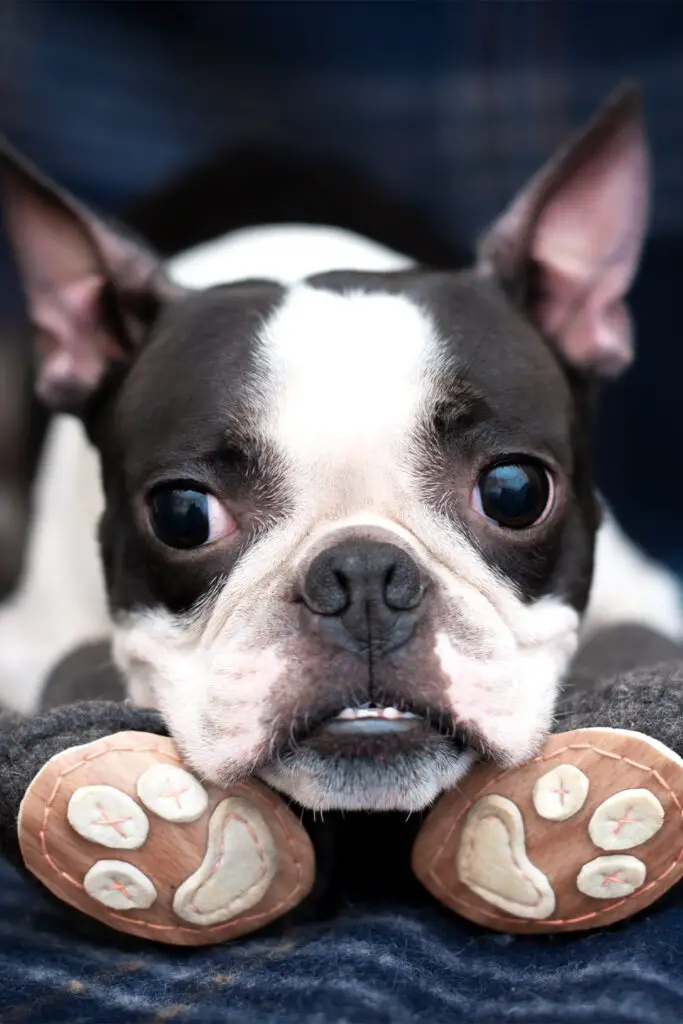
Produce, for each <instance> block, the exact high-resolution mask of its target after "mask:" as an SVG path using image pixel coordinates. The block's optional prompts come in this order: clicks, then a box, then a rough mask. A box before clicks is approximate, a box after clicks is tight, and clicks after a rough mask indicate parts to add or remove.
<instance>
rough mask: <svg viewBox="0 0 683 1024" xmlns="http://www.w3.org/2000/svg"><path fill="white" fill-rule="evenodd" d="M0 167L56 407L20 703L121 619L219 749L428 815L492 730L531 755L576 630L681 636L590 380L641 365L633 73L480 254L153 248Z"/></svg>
mask: <svg viewBox="0 0 683 1024" xmlns="http://www.w3.org/2000/svg"><path fill="white" fill-rule="evenodd" d="M1 164H2V171H3V175H2V176H3V181H4V196H5V208H6V222H7V227H8V231H9V235H10V238H11V241H12V243H13V246H14V250H15V253H16V258H17V263H18V266H19V268H20V271H21V275H22V279H23V284H24V289H25V293H26V298H27V305H28V310H29V313H30V317H31V321H32V323H33V324H34V325H35V328H36V332H37V337H38V360H37V388H38V392H39V394H40V395H41V397H42V399H43V400H44V401H45V402H46V403H47V405H48V406H49V407H50V408H51V409H52V410H54V411H55V412H56V413H58V414H59V415H57V416H56V418H55V420H54V423H53V426H52V433H51V438H50V443H49V444H48V446H47V450H46V453H45V456H44V465H43V471H42V476H41V480H40V483H39V489H38V494H37V498H36V523H35V527H34V534H33V537H32V542H31V548H30V551H29V556H28V565H27V570H26V574H25V578H24V581H23V583H22V585H21V586H20V588H19V590H18V591H17V593H16V594H15V596H14V597H13V598H12V600H11V601H10V602H9V604H7V605H6V606H5V608H4V610H2V612H1V613H0V652H2V654H1V655H0V657H2V658H3V659H4V664H2V663H0V670H1V671H2V672H3V673H4V676H5V679H8V680H12V682H11V684H8V683H5V684H4V685H5V695H7V693H8V691H9V690H10V689H12V690H13V691H14V698H13V702H14V703H15V704H17V703H22V697H17V690H22V691H23V703H25V704H26V705H29V704H30V703H31V702H32V701H33V700H34V699H35V693H36V689H37V686H38V685H39V682H40V679H41V678H42V675H43V673H44V672H46V671H47V670H48V668H49V667H50V665H51V664H52V662H53V661H54V660H55V658H57V657H58V656H60V655H61V654H63V653H65V652H66V651H67V650H68V649H69V648H70V647H72V646H75V645H76V644H77V643H79V642H83V641H84V640H90V639H94V638H96V637H98V636H101V635H102V636H106V635H110V636H111V638H112V645H113V651H114V656H115V660H116V663H117V665H118V667H119V669H120V671H121V673H122V674H123V677H124V678H125V681H126V686H127V691H128V695H129V697H130V699H131V700H133V701H134V702H136V703H138V704H141V705H145V706H152V707H156V708H158V709H159V710H160V712H161V713H162V715H163V716H164V719H165V721H166V723H167V726H168V728H169V730H170V733H171V734H172V736H173V737H174V739H175V741H176V743H177V744H178V746H179V748H180V750H181V751H182V753H183V755H184V757H185V758H186V759H187V761H188V762H189V764H190V765H191V766H192V767H193V768H194V770H195V771H196V772H197V773H199V775H200V776H201V777H203V778H206V779H209V780H211V781H212V782H215V783H217V784H220V785H223V786H228V785H230V784H232V783H234V782H235V781H236V780H238V779H241V778H244V777H245V776H247V775H251V774H255V775H257V776H258V777H260V778H261V779H263V780H264V781H265V782H267V783H268V784H269V785H271V786H273V787H274V788H276V789H277V790H279V791H280V792H282V793H284V794H286V795H287V796H288V797H291V798H292V799H294V800H296V801H297V802H298V803H299V804H300V805H301V806H302V807H304V808H308V809H310V810H313V811H325V810H341V811H344V810H373V811H374V810H378V811H381V810H400V811H406V812H411V811H420V810H422V809H423V808H425V807H426V806H428V805H429V804H430V803H431V802H432V801H433V800H434V799H435V798H436V797H437V796H438V794H439V793H441V792H442V791H444V790H446V789H449V788H452V787H453V786H455V785H456V784H457V782H458V780H459V779H460V778H462V776H463V775H464V774H465V773H466V772H467V771H468V769H469V768H470V767H471V765H472V764H473V763H474V762H475V760H476V759H477V758H479V757H482V756H485V757H492V758H495V759H497V760H499V761H500V762H502V763H505V764H510V765H513V764H517V763H520V762H522V761H524V760H525V759H527V758H528V757H529V756H531V755H532V754H533V752H534V751H535V750H536V749H537V748H538V746H539V745H540V744H541V743H542V741H543V740H544V738H545V737H546V735H547V733H548V731H549V730H550V729H551V727H552V723H553V710H554V707H555V703H556V700H557V696H558V693H559V691H560V688H561V685H562V681H563V678H564V676H565V673H566V671H567V668H568V665H569V663H570V661H571V659H572V656H573V655H574V653H575V651H576V648H577V644H578V641H579V637H580V636H582V635H584V634H585V633H586V632H587V631H590V630H591V629H595V628H597V626H599V625H604V624H605V623H607V622H611V621H622V620H626V621H633V622H641V623H643V624H647V625H651V626H654V627H655V628H658V629H659V630H660V631H662V632H664V633H666V634H667V635H670V636H672V637H674V638H676V639H678V638H680V637H681V636H683V619H682V616H681V609H680V603H679V594H678V589H677V587H676V585H675V584H674V582H673V580H672V579H671V577H670V576H669V575H668V574H667V573H666V572H665V571H664V570H663V569H662V568H660V567H659V566H657V565H655V564H653V563H650V562H649V560H647V559H646V558H645V556H643V555H641V554H640V553H639V552H638V551H636V550H635V549H634V548H633V547H632V546H631V545H630V543H629V542H628V540H627V539H626V538H625V537H624V536H623V534H622V533H621V532H620V530H619V527H618V526H617V524H616V523H615V522H614V520H613V519H612V517H611V516H610V515H609V513H607V514H606V515H605V510H604V509H603V505H602V502H601V500H600V497H599V495H598V494H597V493H596V489H595V486H594V483H593V479H592V474H591V464H590V443H589V433H590V427H591V423H592V415H593V409H594V400H595V394H596V391H597V390H598V386H599V383H600V381H601V379H604V378H608V377H614V376H616V375H617V374H618V373H620V372H622V371H623V370H624V369H625V368H626V367H627V366H628V365H629V363H630V362H631V359H632V340H631V329H630V324H629V318H628V314H627V310H626V307H625V304H624V300H625V297H626V295H627V292H628V290H629V287H630V284H631V281H632V279H633V276H634V274H635V272H636V269H637V265H638V261H639V257H640V252H641V247H642V242H643V238H644V235H645V232H646V226H647V212H648V197H649V159H648V152H647V144H646V136H645V130H644V126H643V118H642V112H641V107H640V101H639V97H638V93H637V91H636V90H635V89H633V88H632V87H630V86H629V87H626V88H624V89H622V90H620V91H619V92H618V93H617V94H615V95H614V96H612V97H611V98H610V99H609V100H608V101H607V102H606V104H605V105H604V106H603V108H602V109H601V110H600V111H599V112H598V113H597V115H596V116H595V117H594V118H593V120H592V121H591V122H590V123H589V124H588V125H587V126H586V127H585V128H584V129H583V130H582V131H581V132H580V133H578V134H577V135H576V136H575V137H574V138H573V139H572V140H570V142H569V143H568V144H567V146H566V147H565V148H563V149H562V150H561V151H560V152H559V153H558V154H556V155H555V156H554V157H553V158H552V159H551V160H550V162H549V163H548V164H546V165H545V166H544V167H543V168H542V169H541V171H540V172H539V173H538V174H537V175H536V176H535V177H534V178H533V179H532V180H531V182H530V183H529V184H528V185H527V186H526V187H525V188H524V189H523V190H522V191H521V192H520V194H519V195H518V196H517V197H516V198H515V199H514V200H513V202H512V203H511V205H510V206H509V207H508V208H507V210H506V211H504V213H503V214H502V216H501V217H500V218H499V219H498V220H497V221H496V222H495V223H494V224H493V225H492V227H491V228H490V229H489V230H488V232H486V233H485V235H484V236H483V238H482V240H481V243H480V246H479V250H478V258H477V261H476V263H475V264H474V265H473V266H472V267H471V268H469V269H467V270H464V271H459V272H457V273H456V272H453V273H446V272H443V271H438V272H437V271H431V270H429V269H425V268H422V267H418V266H413V265H412V264H411V262H410V261H409V260H407V259H405V258H403V257H402V256H400V255H398V254H396V253H394V252H391V251H389V250H385V249H383V248H382V247H381V246H377V245H375V244H373V243H370V242H367V241H364V240H361V239H358V238H355V237H353V236H351V235H348V234H346V233H344V232H341V231H334V230H331V229H326V228H313V227H311V228H296V227H291V228H287V227H283V228H280V229H277V230H276V231H268V230H266V229H260V230H254V231H247V232H243V233H238V234H237V235H235V236H232V237H230V238H227V239H219V240H217V241H215V242H213V243H209V244H207V245H205V246H202V247H199V248H198V249H196V250H193V251H191V252H190V253H186V254H184V255H182V256H180V257H177V258H175V259H174V260H171V261H170V262H169V263H168V264H164V262H163V261H161V260H160V259H158V258H157V257H156V256H155V254H154V253H153V252H152V251H151V250H150V249H149V248H148V247H147V246H146V245H145V244H144V243H143V242H142V241H140V240H139V239H138V238H136V237H133V236H132V234H131V233H130V232H128V231H126V230H125V229H123V228H121V227H119V226H118V225H113V224H111V223H109V222H108V221H105V220H104V219H102V218H100V217H98V216H96V215H95V214H94V213H93V212H92V211H90V210H88V209H87V208H86V207H84V206H83V205H82V204H81V203H80V202H78V201H77V200H76V199H75V198H73V197H72V196H70V195H68V194H67V193H65V192H64V191H63V190H61V189H60V188H59V187H58V186H56V185H55V184H54V183H53V182H51V181H49V180H48V179H46V178H45V177H44V176H43V175H42V174H41V173H40V172H39V171H38V170H37V169H35V168H34V167H33V166H32V165H30V164H29V163H28V162H27V161H25V160H24V159H23V158H22V157H20V156H19V155H18V154H16V153H15V152H14V151H13V150H12V149H11V148H10V147H5V149H4V150H3V153H2V160H1ZM345 266H346V267H349V268H351V269H349V270H340V269H335V268H343V267H345ZM98 477H99V481H100V482H98ZM98 520H99V527H98V529H97V537H95V533H94V524H95V523H96V522H97V521H98ZM596 545H597V548H596ZM98 549H99V553H100V555H101V564H102V567H103V574H102V575H100V573H99V570H98V568H97V556H98ZM596 550H597V570H596V573H595V580H594V581H593V575H594V567H595V564H596ZM22 679H23V683H22V682H20V680H22Z"/></svg>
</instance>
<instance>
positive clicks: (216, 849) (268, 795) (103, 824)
mask: <svg viewBox="0 0 683 1024" xmlns="http://www.w3.org/2000/svg"><path fill="white" fill-rule="evenodd" d="M19 843H20V846H21V852H22V856H23V858H24V861H25V863H26V866H27V868H29V870H30V871H32V872H33V874H34V875H36V876H37V877H38V878H39V879H40V881H41V882H42V883H43V884H44V885H46V886H47V888H48V889H50V890H51V891H52V892H53V893H54V894H55V895H56V896H58V897H59V898H60V899H62V900H64V901H66V902H67V903H70V904H71V905H72V906H74V907H76V908H77V909H78V910H81V911H83V913H85V914H89V915H90V916H91V917H95V918H97V919H99V920H100V921H103V922H104V923H105V924H107V925H109V926H110V927H112V928H115V929H117V930H118V931H122V932H128V933H130V934H131V935H137V936H141V937H143V938H148V939H153V940H154V941H157V942H165V943H171V944H174V945H185V946H201V945H209V944H214V943H219V942H225V941H226V940H228V939H235V938H238V937H239V936H241V935H246V934H248V933H249V932H253V931H256V930H257V929H258V928H262V927H263V926H264V925H266V924H268V923H270V922H271V921H274V920H275V919H276V918H278V917H281V916H282V915H284V914H286V913H287V911H289V910H291V909H292V908H293V907H295V906H296V905H297V904H298V903H300V902H301V901H302V900H303V899H304V897H305V896H306V895H307V894H308V893H309V891H310V889H311V887H312V885H313V880H314V876H315V856H314V852H313V847H312V845H311V841H310V839H309V837H308V835H307V833H306V832H305V831H304V829H303V827H302V826H301V824H300V823H299V821H298V819H297V818H296V817H295V815H294V814H293V813H292V812H291V811H290V810H289V808H288V807H287V805H286V803H285V802H284V801H283V800H282V799H281V797H279V796H278V795H277V794H276V793H274V792H272V791H271V790H269V789H267V788H266V787H265V786H264V785H262V784H261V783H259V782H257V781H255V780H249V781H247V782H243V783H239V784H237V785H235V786H232V787H230V788H229V789H226V790H223V789H218V788H217V787H215V786H210V785H207V784H205V783H200V782H199V781H198V780H197V779H196V778H195V776H194V775H193V774H192V773H191V771H190V770H189V769H188V768H187V766H185V765H184V764H183V762H182V759H181V758H180V756H179V754H178V752H177V750H176V748H175V746H174V744H173V742H172V741H171V740H170V739H167V738H166V737H162V736H154V735H152V734H149V733H142V732H121V733H117V734H116V735H113V736H109V737H106V738H105V739H102V740H97V741H96V742H95V743H89V744H87V745H86V746H79V747H72V748H71V749H70V750H66V751H64V752H63V753H61V754H58V755H57V756H56V757H53V758H52V759H51V760H50V761H48V763H47V764H46V765H45V766H44V767H43V768H42V769H41V771H40V772H39V773H38V775H37V776H36V777H35V779H34V780H33V782H32V783H31V785H30V786H29V788H28V790H27V792H26V795H25V797H24V800H23V802H22V805H21V809H20V814H19Z"/></svg>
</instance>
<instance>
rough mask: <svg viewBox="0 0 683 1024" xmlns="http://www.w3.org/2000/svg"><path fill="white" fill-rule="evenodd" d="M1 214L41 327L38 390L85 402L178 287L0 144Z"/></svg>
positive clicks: (52, 399)
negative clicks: (3, 210) (2, 199)
mask: <svg viewBox="0 0 683 1024" xmlns="http://www.w3.org/2000/svg"><path fill="white" fill-rule="evenodd" d="M0 184H1V185H2V192H3V195H4V200H5V204H4V205H5V220H6V224H7V229H8V231H9V235H10V239H11V241H12V244H13V248H14V252H15V255H16V259H17V264H18V266H19V271H20V274H21V278H22V281H23V286H24V292H25V294H26V300H27V305H28V311H29V316H30V319H31V321H32V323H33V324H34V326H35V327H36V328H37V331H38V342H39V352H38V379H37V390H38V392H39V394H40V395H41V397H42V398H43V399H44V400H45V401H46V402H47V403H48V404H49V405H51V406H52V407H53V408H58V409H72V410H75V409H76V408H78V407H80V406H82V405H83V404H84V403H85V402H87V401H88V400H89V399H90V398H91V397H92V396H93V394H94V393H95V392H96V391H97V389H98V388H99V386H100V385H101V384H102V383H103V381H104V379H105V377H106V375H107V373H108V371H109V369H110V368H111V367H112V365H113V364H115V363H123V362H125V361H126V360H127V359H128V358H130V356H131V354H132V353H133V351H134V350H135V348H136V346H137V345H139V344H140V342H141V340H142V338H143V337H144V335H145V332H146V331H147V330H148V329H149V327H150V325H151V323H152V321H153V319H154V317H155V316H156V315H157V313H158V311H159V308H160V305H161V304H162V303H165V302H168V301H173V300H176V299H178V298H180V297H181V296H182V294H183V291H182V289H180V288H178V287H177V286H176V285H175V284H173V283H172V282H171V281H170V280H169V279H168V278H167V276H166V274H165V272H164V270H163V267H162V264H161V262H160V260H159V259H158V258H157V257H156V256H155V255H154V254H153V253H152V252H151V251H150V250H148V249H147V248H145V247H144V246H143V245H141V244H139V243H138V242H137V241H136V240H134V239H133V238H131V237H129V236H128V235H126V234H125V233H124V232H123V231H119V230H118V229H116V228H114V227H112V226H110V225H109V224H107V223H105V222H104V221H103V220H101V219H99V218H98V217H96V216H95V214H93V213H91V212H90V211H89V210H87V209H86V208H85V207H84V206H82V205H81V204H80V203H79V202H78V201H77V200H76V199H74V198H73V197H72V196H70V195H68V194H67V193H66V192H64V191H63V190H61V189H59V188H58V187H57V186H56V185H54V184H53V183H52V182H51V181H49V180H48V179H47V178H45V177H44V176H43V175H42V174H41V173H40V172H39V171H38V170H36V169H35V168H34V167H33V166H32V165H31V164H30V163H29V162H28V161H26V160H24V159H23V157H21V156H19V155H18V154H17V153H16V152H14V150H13V149H11V148H10V147H9V146H8V145H6V144H4V143H0Z"/></svg>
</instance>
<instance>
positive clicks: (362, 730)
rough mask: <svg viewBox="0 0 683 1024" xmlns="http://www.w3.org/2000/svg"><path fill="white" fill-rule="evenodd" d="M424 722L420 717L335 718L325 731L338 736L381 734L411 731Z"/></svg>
mask: <svg viewBox="0 0 683 1024" xmlns="http://www.w3.org/2000/svg"><path fill="white" fill-rule="evenodd" d="M421 725H424V722H423V721H422V719H420V718H380V717H379V716H378V717H377V718H350V719H333V720H332V721H331V722H328V723H327V725H326V726H325V728H324V730H323V731H324V732H326V733H328V734H333V735H337V736H379V735H386V734H391V733H399V732H410V731H411V730H412V729H418V728H419V727H420V726H421Z"/></svg>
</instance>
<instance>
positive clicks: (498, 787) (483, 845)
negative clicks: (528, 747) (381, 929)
mask: <svg viewBox="0 0 683 1024" xmlns="http://www.w3.org/2000/svg"><path fill="white" fill-rule="evenodd" d="M412 866H413V871H414V873H415V874H416V876H417V877H418V879H419V880H420V882H421V883H422V884H423V885H424V886H425V887H426V888H427V889H428V890H429V891H430V892H431V893H432V895H433V896H435V897H436V899H437V900H439V901H440V902H441V903H444V904H445V905H446V906H447V907H449V908H450V909H451V910H454V911H455V912H456V913H458V914H460V915H461V916H463V917H466V918H468V919H469V920H471V921H474V922H476V923H477V924H481V925H485V926H487V927H488V928H492V929H495V930H496V931H502V932H515V933H528V934H529V933H543V932H571V931H581V930H585V929H590V928H599V927H602V926H604V925H608V924H613V923H614V922H616V921H620V920H622V919H624V918H627V917H630V916H631V915H632V914H635V913H636V912H637V911H639V910H643V909H644V908H645V907H647V906H649V905H650V904H651V903H653V902H654V901H655V900H657V899H659V898H660V897H661V896H662V895H663V894H664V893H665V892H667V890H668V889H670V888H671V886H673V885H674V884H675V883H676V882H677V881H678V880H679V879H680V878H681V876H682V875H683V760H681V758H680V757H678V755H677V754H675V753H674V752H673V751H671V750H669V749H667V748H666V747H665V746H664V745H663V744H661V743H659V742H658V741H656V740H653V739H651V738H649V737H647V736H644V735H642V734H641V733H637V732H629V731H626V730H623V731H622V730H616V729H579V730H576V731H574V732H568V733H561V734H558V735H554V736H551V737H550V738H549V740H548V741H547V742H546V744H545V747H544V748H543V750H542V751H541V753H540V754H539V755H538V756H537V757H534V758H533V759H532V760H531V761H529V762H527V763H526V764H523V765H521V766H518V767H515V768H508V769H504V768H501V767H500V766H497V765H492V764H480V765H478V766H477V767H475V769H474V770H473V771H472V772H471V774H470V775H468V776H467V777H466V778H465V779H464V780H463V782H462V783H461V784H460V786H459V787H458V789H456V790H452V791H450V792H448V793H446V794H445V795H444V796H442V797H441V798H440V799H439V800H438V802H437V803H436V804H435V806H434V808H433V809H432V810H431V811H430V813H429V814H428V816H427V818H426V819H425V822H424V824H423V826H422V828H421V829H420V832H419V834H418V836H417V839H416V841H415V844H414V847H413V854H412Z"/></svg>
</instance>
